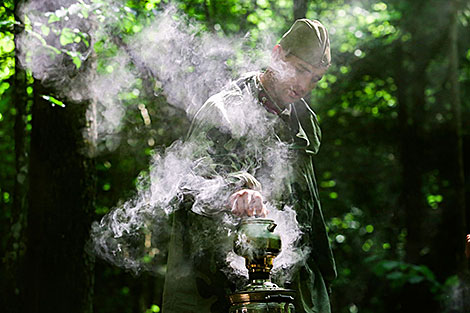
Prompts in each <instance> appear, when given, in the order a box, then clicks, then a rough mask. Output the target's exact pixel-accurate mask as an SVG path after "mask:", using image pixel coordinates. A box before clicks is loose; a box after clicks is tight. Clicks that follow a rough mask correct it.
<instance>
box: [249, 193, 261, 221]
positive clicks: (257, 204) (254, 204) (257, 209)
mask: <svg viewBox="0 0 470 313" xmlns="http://www.w3.org/2000/svg"><path fill="white" fill-rule="evenodd" d="M250 208H251V209H252V210H253V211H254V214H255V215H256V216H261V217H262V216H263V198H261V196H259V195H254V196H253V197H252V198H251V201H250Z"/></svg>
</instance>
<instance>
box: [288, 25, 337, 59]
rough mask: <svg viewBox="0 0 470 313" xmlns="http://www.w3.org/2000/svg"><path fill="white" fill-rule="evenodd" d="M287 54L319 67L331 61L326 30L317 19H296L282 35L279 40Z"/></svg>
mask: <svg viewBox="0 0 470 313" xmlns="http://www.w3.org/2000/svg"><path fill="white" fill-rule="evenodd" d="M279 44H280V45H281V47H282V48H283V49H284V50H285V51H286V52H287V53H289V54H293V55H295V56H296V57H298V58H300V59H302V60H303V61H305V62H307V63H309V64H311V65H313V66H319V67H328V66H329V65H330V62H331V55H330V39H329V37H328V31H327V30H326V27H325V26H323V24H322V23H320V22H319V21H317V20H309V19H306V18H303V19H298V20H296V21H295V23H294V25H292V27H291V28H290V29H289V30H288V31H287V33H285V34H284V36H282V38H281V41H280V42H279Z"/></svg>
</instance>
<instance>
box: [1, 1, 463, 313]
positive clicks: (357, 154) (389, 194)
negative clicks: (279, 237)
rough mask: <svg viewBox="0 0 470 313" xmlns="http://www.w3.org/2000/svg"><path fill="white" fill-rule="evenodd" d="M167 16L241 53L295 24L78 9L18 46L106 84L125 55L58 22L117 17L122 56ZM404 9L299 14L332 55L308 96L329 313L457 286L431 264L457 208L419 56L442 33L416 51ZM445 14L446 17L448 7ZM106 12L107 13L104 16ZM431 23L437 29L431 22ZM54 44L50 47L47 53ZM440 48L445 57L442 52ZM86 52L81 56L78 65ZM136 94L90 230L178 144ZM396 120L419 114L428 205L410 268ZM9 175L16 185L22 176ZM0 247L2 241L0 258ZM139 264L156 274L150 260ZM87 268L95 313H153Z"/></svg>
mask: <svg viewBox="0 0 470 313" xmlns="http://www.w3.org/2000/svg"><path fill="white" fill-rule="evenodd" d="M169 2H172V3H176V4H177V5H178V7H179V8H180V9H181V10H182V11H184V12H185V13H186V14H188V15H189V16H190V17H191V18H194V19H195V20H197V21H199V22H202V24H203V27H202V29H201V31H207V32H212V33H214V34H217V35H218V36H221V37H222V36H230V35H234V34H237V35H240V34H241V35H244V34H246V33H248V32H249V33H250V36H248V37H247V38H248V41H249V42H248V43H247V44H248V45H251V46H253V47H254V46H256V45H257V44H259V43H260V42H263V40H264V39H266V38H265V36H266V34H268V33H269V34H272V35H273V36H276V37H279V36H280V35H281V34H282V33H283V32H284V31H285V30H286V29H287V28H288V27H289V26H290V24H291V22H292V19H293V18H292V16H293V14H292V11H293V1H290V0H281V1H268V0H256V1H236V0H225V1H222V0H211V1H206V0H196V1H194V0H193V1H183V0H182V1H178V2H173V1H162V0H132V1H131V0H128V1H121V2H113V4H112V5H110V2H109V1H105V0H93V1H80V0H79V1H77V2H76V3H74V4H71V5H70V6H68V7H62V8H60V9H58V10H56V11H54V12H48V13H47V16H46V19H45V20H44V23H41V24H40V25H32V24H31V22H30V20H29V19H28V17H24V22H25V25H24V26H25V31H26V32H28V33H29V34H30V35H32V36H34V37H35V38H36V39H37V40H38V41H39V42H40V43H42V46H43V48H44V49H45V51H47V55H48V56H49V57H51V58H54V57H56V56H58V55H66V56H67V61H68V62H71V64H73V66H75V68H76V70H77V72H78V71H80V70H83V69H84V67H85V66H84V65H85V62H86V61H87V57H90V55H92V56H93V57H95V58H96V60H97V68H96V72H97V73H98V74H99V75H110V74H112V73H115V71H116V70H117V68H116V64H114V63H113V62H112V58H113V57H114V56H116V55H118V54H119V53H123V51H122V47H120V46H119V45H118V44H117V43H116V41H115V40H112V39H113V38H110V37H112V36H108V35H106V36H102V37H101V38H94V40H93V41H92V40H91V38H89V35H88V34H87V33H86V31H84V30H81V29H72V28H67V27H63V21H64V19H66V18H69V19H70V18H78V19H88V18H94V19H96V20H97V21H100V22H107V21H110V20H112V19H113V17H114V16H119V19H118V20H116V21H115V22H114V24H113V23H111V25H112V27H111V28H110V30H109V34H112V35H113V36H116V38H118V39H119V40H122V41H123V42H124V43H125V42H126V41H127V40H129V39H130V38H131V36H132V35H134V34H137V33H139V32H141V31H142V29H143V28H144V27H145V26H146V25H148V24H149V23H151V22H152V21H153V20H154V16H155V15H154V14H155V13H156V12H158V11H160V10H162V9H163V7H164V5H165V4H166V3H169ZM413 3H414V2H412V1H402V0H390V1H388V0H387V1H360V2H350V1H344V0H337V1H330V2H326V1H310V2H309V10H308V12H307V17H309V18H313V19H319V20H321V21H322V22H323V23H324V24H326V25H327V26H328V28H329V31H330V37H331V43H332V53H333V62H332V66H331V67H330V69H329V71H328V73H327V74H326V75H325V77H324V78H323V79H322V81H320V82H319V84H318V87H317V89H316V90H315V91H314V92H313V93H312V96H311V103H312V107H313V108H314V109H315V111H316V112H317V113H318V116H319V118H320V121H321V126H322V129H323V134H324V137H323V142H322V149H321V152H320V154H319V155H318V157H317V159H316V166H317V174H318V184H319V188H320V198H321V200H322V205H323V210H324V214H325V218H326V221H327V225H328V228H329V236H330V240H331V244H332V246H333V249H334V254H335V256H336V261H337V265H338V273H339V277H338V279H337V280H336V281H335V282H333V290H334V293H333V299H334V304H335V305H336V307H335V308H334V309H333V311H335V312H341V313H342V312H350V313H354V312H390V311H391V310H394V311H400V308H397V307H393V306H392V305H391V304H396V303H397V302H399V301H398V300H400V299H402V298H403V296H404V293H405V292H406V291H407V290H414V289H410V288H422V290H424V291H423V294H425V295H427V296H430V297H431V298H433V299H438V300H439V301H443V298H444V295H445V294H446V292H447V290H449V289H451V288H454V287H455V286H457V285H458V280H457V278H456V276H455V275H452V273H449V272H451V271H452V269H449V268H448V266H447V265H446V264H447V262H445V260H444V258H452V257H451V256H447V255H446V256H445V257H444V256H442V255H439V253H440V251H441V250H442V245H444V246H445V244H446V243H444V244H443V243H442V240H441V241H439V239H440V238H441V237H444V238H446V240H450V241H452V240H454V239H455V240H458V239H457V238H450V239H449V237H448V233H445V232H446V231H447V232H448V230H446V229H445V228H444V227H442V224H441V222H442V220H443V219H442V216H443V212H444V211H445V210H452V209H454V206H453V205H454V204H455V193H454V187H455V183H454V180H453V176H452V175H453V174H452V171H453V169H452V164H453V163H452V162H449V161H448V159H446V157H447V155H448V154H452V153H453V152H452V151H454V145H453V141H452V140H453V139H452V140H449V138H453V137H450V136H452V134H449V133H450V132H451V131H450V130H451V129H453V128H452V127H453V125H454V124H453V123H454V120H453V118H454V117H453V114H454V113H453V112H452V110H451V108H450V104H449V101H448V98H449V91H448V86H447V84H448V82H447V81H448V75H449V74H448V70H447V68H448V60H447V52H446V50H444V49H440V50H436V49H435V48H432V49H431V48H430V49H428V47H429V46H430V45H429V44H430V43H433V42H435V41H437V40H438V35H439V34H440V33H442V32H443V30H444V29H446V28H439V27H429V29H432V32H433V34H434V35H433V36H431V37H423V38H419V40H418V41H416V40H417V38H416V36H417V34H416V31H415V33H412V31H413V30H416V29H418V30H419V29H425V28H426V29H427V28H428V27H425V26H423V25H425V24H423V23H424V22H423V23H421V22H420V23H421V24H418V25H417V26H416V25H415V24H413V23H412V22H413V21H414V20H415V17H413V18H410V16H409V15H410V14H412V13H410V12H416V11H413V10H412V9H413ZM442 3H444V2H442ZM443 5H444V9H446V8H447V4H446V3H444V4H443ZM13 7H14V2H13V1H12V0H7V1H3V3H2V4H1V5H0V20H1V22H0V30H1V32H0V138H1V139H2V140H1V141H0V155H2V162H1V164H0V209H1V212H2V213H1V218H0V222H2V226H3V225H8V221H9V218H10V217H11V213H12V212H11V205H12V201H13V189H14V188H13V185H14V182H15V179H18V178H19V177H20V178H21V175H18V173H16V169H15V157H14V146H15V140H14V136H13V129H14V123H15V117H16V116H17V112H16V110H15V107H14V104H13V103H12V97H13V88H12V81H11V79H12V77H14V76H13V75H15V59H14V56H15V43H14V32H13V26H15V25H16V26H18V24H19V22H18V21H15V18H14V15H13ZM425 7H426V6H425V5H423V8H422V11H423V12H424V11H425V10H440V9H442V10H440V11H441V12H442V14H444V12H447V9H446V10H444V9H443V8H439V7H437V8H436V9H433V8H431V7H432V6H431V5H429V8H427V7H426V8H425ZM110 10H114V11H113V12H114V13H113V14H111V13H109V12H111V11H110ZM469 12H470V10H469V9H468V8H462V12H461V13H460V15H459V23H460V25H461V28H460V30H461V31H462V36H461V38H460V39H459V40H460V41H459V49H460V50H459V56H460V58H459V62H460V63H459V64H460V72H459V81H460V83H461V93H462V95H461V99H462V109H463V117H464V121H467V120H468V119H469V118H470V116H469V111H470V102H469V99H470V47H469V42H468V40H467V37H468V36H466V33H464V32H465V31H466V32H468V25H469V24H468V22H469V16H470V13H469ZM433 14H435V13H433ZM442 14H441V15H442ZM438 15H439V14H438ZM444 15H445V14H444ZM430 16H434V15H430ZM419 18H421V19H422V17H418V16H416V21H418V20H419V21H422V20H420V19H419ZM429 20H432V21H433V22H434V23H437V22H438V19H433V18H429ZM410 21H411V22H410ZM439 21H440V19H439ZM416 23H417V22H416ZM426 23H431V22H430V21H426ZM426 25H428V24H426ZM52 37H53V38H54V39H55V40H47V41H46V38H52ZM48 42H55V43H56V45H52V44H48ZM417 42H418V43H419V45H422V50H423V53H422V54H421V55H420V57H423V58H424V55H425V54H426V53H424V52H425V51H429V53H431V54H432V56H431V62H430V65H429V66H428V67H427V70H426V75H425V76H426V77H413V76H412V75H413V73H414V70H415V67H416V65H417V64H420V62H421V61H422V59H421V58H420V59H419V60H418V59H417V60H413V59H411V57H410V55H412V52H413V47H415V46H418V45H417V44H416V43H417ZM92 43H93V46H91V45H92ZM440 46H444V47H445V44H444V45H443V44H442V43H441V45H440ZM77 47H80V49H77ZM397 47H400V48H401V49H402V50H403V54H404V55H405V56H404V58H405V61H400V60H399V59H398V58H397V56H396V55H395V53H396V48H397ZM90 49H92V53H91V54H87V53H83V51H87V52H88V51H89V50H90ZM244 61H245V56H244V53H243V51H237V52H236V53H235V57H234V58H232V59H228V60H227V61H226V64H227V65H228V66H229V67H233V68H235V67H236V66H237V65H239V64H243V62H244ZM397 69H401V70H402V71H403V75H404V76H405V77H407V79H406V80H405V82H404V83H403V82H400V80H399V78H400V77H399V75H398V74H397ZM131 70H136V68H132V69H131ZM191 70H193V69H191V68H188V71H191ZM419 81H423V82H424V84H425V88H424V93H423V95H422V97H424V99H425V101H424V103H425V104H424V106H423V107H420V108H417V107H415V106H414V103H412V102H409V103H408V104H407V105H406V106H405V105H404V104H403V103H400V92H403V90H407V91H406V92H405V95H404V97H405V98H406V99H410V97H411V95H410V89H406V88H408V86H414V85H413V84H415V83H417V82H419ZM146 83H149V82H145V81H143V80H141V79H140V80H137V81H135V82H134V83H133V84H132V86H130V88H129V89H128V90H126V91H124V92H121V93H120V94H119V96H118V97H119V100H120V101H122V102H123V103H124V105H125V107H126V116H125V124H124V125H123V126H122V132H121V133H122V138H121V145H120V146H119V147H118V148H117V149H116V150H114V151H113V152H107V153H104V154H102V155H100V156H98V157H97V158H96V170H97V176H98V181H97V185H98V188H97V193H98V196H97V199H96V205H95V214H96V219H99V218H100V217H101V216H102V215H104V214H106V213H107V212H109V210H111V209H112V208H113V207H114V206H116V205H119V204H120V203H122V201H125V200H126V199H129V198H130V197H132V195H133V194H134V193H135V185H136V182H137V180H138V179H137V177H141V179H142V180H144V179H145V176H146V170H147V165H148V162H149V159H150V158H151V157H152V155H153V154H154V153H155V150H157V151H159V150H161V149H163V148H164V147H166V146H168V145H170V144H171V143H172V142H173V141H174V140H175V139H177V138H181V137H182V136H184V134H185V131H186V129H187V127H188V121H187V120H186V119H185V117H184V116H183V114H182V112H180V111H178V110H177V109H175V108H172V107H170V106H169V105H168V104H167V103H166V100H165V99H164V97H163V96H159V97H155V96H154V95H153V92H154V91H156V90H150V91H147V90H146V87H145V84H146ZM151 83H152V84H151V85H152V86H155V87H154V88H155V89H158V88H159V87H158V83H155V82H151ZM400 83H401V85H400ZM31 84H32V78H31V77H29V78H28V82H27V84H26V85H27V86H26V88H27V90H26V93H27V95H28V97H29V99H30V98H31V97H32V95H33V94H34V90H33V87H32V86H31ZM400 88H402V89H400ZM401 96H402V97H403V95H401ZM43 98H44V99H46V100H48V101H49V102H50V103H51V105H53V106H55V105H57V106H61V107H63V106H65V105H66V103H64V102H62V101H60V100H58V99H57V98H56V97H53V96H51V95H43ZM29 101H31V100H29ZM30 105H31V103H29V104H28V106H30ZM400 110H402V111H400ZM403 110H405V113H406V112H408V113H409V112H414V111H417V110H421V111H420V112H422V114H421V119H420V120H419V121H418V122H419V128H418V129H417V132H418V135H419V136H418V138H419V139H420V140H421V141H420V142H419V143H417V144H419V145H420V147H421V148H422V149H423V151H425V154H424V157H422V158H421V159H420V160H419V164H415V165H416V166H419V167H421V168H423V172H424V174H423V177H420V178H419V179H420V180H421V181H422V182H423V184H422V188H421V190H420V193H418V194H416V195H415V197H416V198H417V199H419V200H420V201H421V202H422V203H424V204H425V205H426V208H427V211H426V212H425V215H424V216H422V221H416V223H422V224H423V225H424V226H426V229H427V230H428V231H427V233H426V234H424V235H423V237H424V239H423V242H424V244H423V246H422V250H421V251H420V253H421V254H420V256H421V261H420V262H418V263H412V262H408V261H407V260H406V259H407V246H408V245H409V243H410V242H409V240H410V237H409V232H408V230H407V229H406V225H405V224H406V223H405V216H406V212H403V209H402V208H403V206H402V201H403V199H400V195H401V194H402V192H403V190H402V186H403V184H404V182H403V181H402V173H403V172H402V171H403V168H404V166H405V165H406V164H403V151H402V150H401V149H402V147H401V144H402V140H403V137H402V132H403V131H404V130H403V129H401V128H400V127H399V125H400V124H399V120H400V118H402V115H401V114H403ZM406 110H409V111H406ZM32 118H33V117H32V116H31V114H30V113H27V114H26V115H25V116H24V119H25V120H26V122H27V123H26V129H27V132H26V134H27V135H28V134H29V131H30V130H31V127H32V126H31V120H32ZM407 123H410V124H413V123H416V121H413V120H410V121H407ZM468 135H469V134H468V128H465V129H464V136H466V137H465V138H466V142H465V146H466V147H467V148H468ZM20 174H22V175H24V173H23V172H22V173H20ZM4 229H7V228H4ZM1 234H2V235H3V234H4V232H2V233H1ZM2 238H4V236H2ZM439 242H440V243H439ZM438 243H439V244H440V245H441V246H440V245H439V244H438ZM5 245H6V242H5V240H3V241H2V247H4V246H5ZM454 252H455V251H454ZM146 261H148V262H152V261H153V260H152V258H151V257H148V259H147V260H146ZM98 266H101V268H102V269H103V270H102V271H101V272H100V271H97V286H98V287H97V291H96V303H95V304H96V306H97V310H96V311H100V312H108V311H109V312H114V311H116V308H118V310H119V311H123V312H131V311H132V307H131V303H137V302H140V303H144V305H143V306H142V305H141V306H140V311H143V312H146V313H150V312H159V310H160V302H158V301H159V299H155V298H158V297H155V296H154V298H146V299H143V298H141V295H140V293H139V290H141V289H142V286H140V285H139V283H140V282H139V281H138V280H136V279H135V278H131V277H129V276H126V275H127V274H125V273H124V272H123V271H121V270H119V269H116V268H111V267H109V266H108V265H103V264H99V265H98ZM157 280H158V281H160V282H161V281H162V277H159V278H158V279H157V278H153V277H152V278H150V279H148V280H146V281H147V282H153V283H156V281H157ZM153 283H152V284H153ZM420 290H421V289H420ZM160 292H161V290H160ZM110 294H111V295H112V296H109V295H110ZM384 295H387V297H384ZM112 299H117V300H112ZM116 301H117V302H116ZM387 305H389V306H387ZM121 309H122V310H121Z"/></svg>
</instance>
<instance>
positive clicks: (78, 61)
mask: <svg viewBox="0 0 470 313" xmlns="http://www.w3.org/2000/svg"><path fill="white" fill-rule="evenodd" d="M72 61H73V64H75V66H76V67H77V69H79V68H80V66H82V60H80V58H79V57H72Z"/></svg>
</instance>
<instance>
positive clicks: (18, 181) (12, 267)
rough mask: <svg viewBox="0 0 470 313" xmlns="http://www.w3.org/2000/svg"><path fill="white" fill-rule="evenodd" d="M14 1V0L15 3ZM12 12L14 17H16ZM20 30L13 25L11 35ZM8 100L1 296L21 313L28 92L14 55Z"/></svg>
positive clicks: (7, 306)
mask: <svg viewBox="0 0 470 313" xmlns="http://www.w3.org/2000/svg"><path fill="white" fill-rule="evenodd" d="M16 6H17V3H15V7H16ZM16 13H17V12H16V10H15V12H14V16H15V20H16V21H19V20H20V19H19V18H18V16H17V14H16ZM20 31H21V30H20V29H19V27H15V28H14V31H13V32H14V36H15V38H16V36H17V34H18V33H19V32H20ZM9 81H10V85H11V87H10V90H11V102H12V104H13V106H14V108H15V110H16V115H15V124H14V139H15V177H14V187H13V205H12V210H11V216H10V220H9V225H8V229H9V231H8V234H7V235H6V238H7V239H6V242H7V245H6V248H5V250H6V251H5V257H4V259H3V264H4V277H3V279H2V284H1V285H2V290H3V292H2V293H3V294H2V296H3V297H4V299H5V306H4V310H5V311H6V312H10V313H20V312H22V309H21V303H22V301H21V299H22V298H21V297H22V295H23V291H24V290H23V288H24V286H23V285H22V282H23V281H24V273H23V272H22V269H23V266H22V263H23V261H24V253H25V248H26V243H25V228H26V213H27V212H26V202H27V201H26V196H27V188H26V187H27V181H26V180H27V179H26V178H27V152H26V151H27V149H26V145H27V142H28V140H27V134H26V130H25V128H26V115H27V101H28V99H27V94H26V73H25V71H24V70H23V69H22V68H21V66H20V61H19V59H18V58H17V57H16V56H15V74H14V75H13V76H12V77H11V78H10V80H9Z"/></svg>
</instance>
